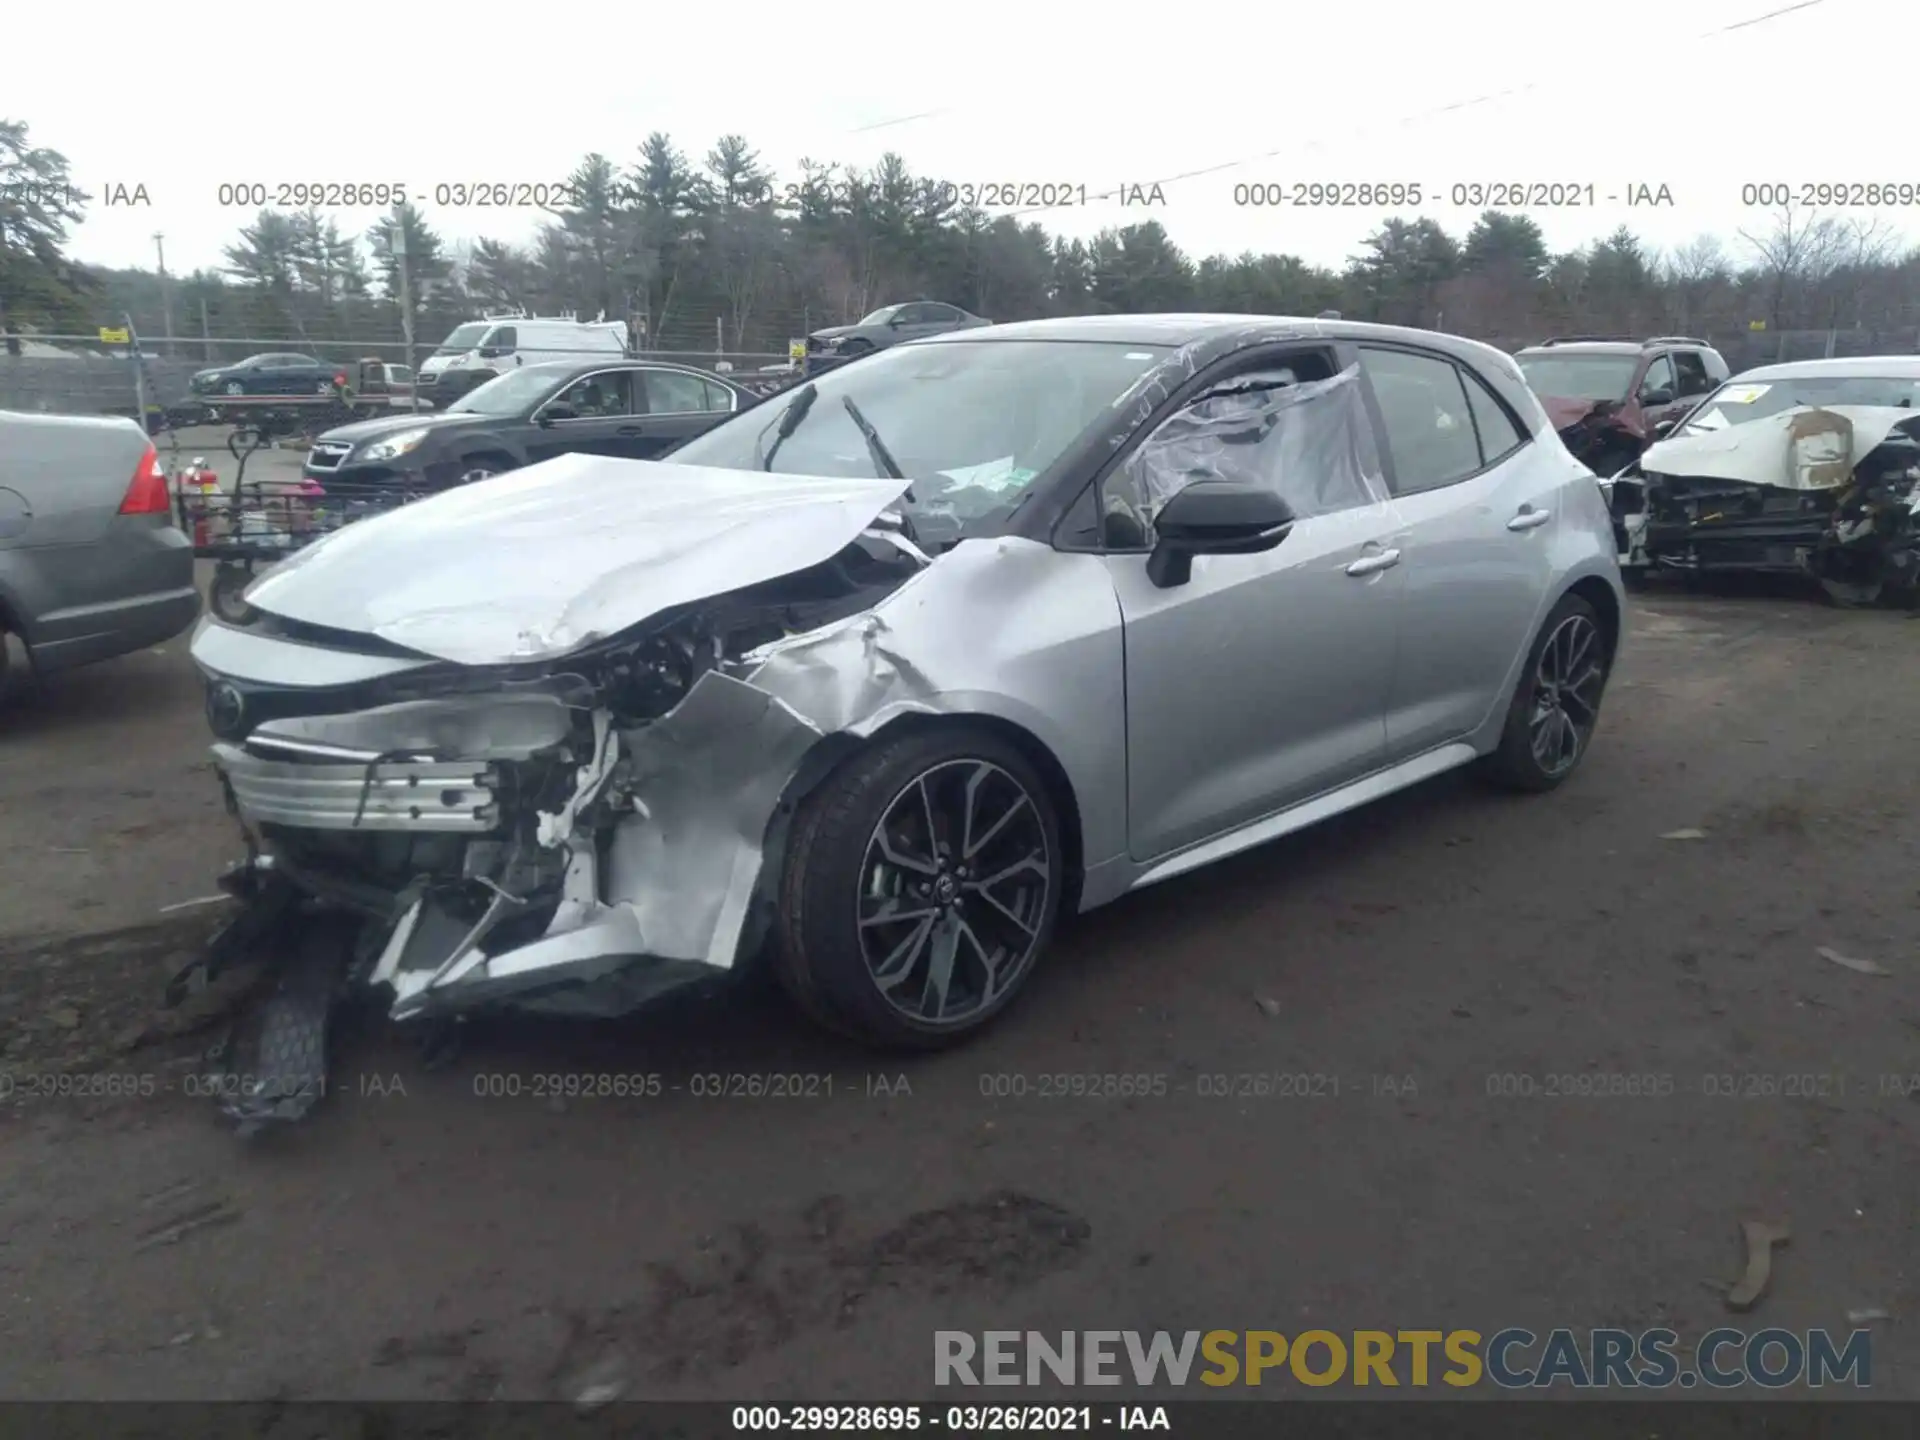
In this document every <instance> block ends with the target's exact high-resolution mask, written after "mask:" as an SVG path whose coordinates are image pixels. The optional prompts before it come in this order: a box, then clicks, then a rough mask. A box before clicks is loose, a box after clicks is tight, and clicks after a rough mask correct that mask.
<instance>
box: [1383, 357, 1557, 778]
mask: <svg viewBox="0 0 1920 1440" xmlns="http://www.w3.org/2000/svg"><path fill="white" fill-rule="evenodd" d="M1360 365H1361V369H1362V370H1363V371H1364V372H1365V373H1366V377H1367V383H1368V387H1369V389H1370V390H1371V391H1372V393H1373V397H1374V402H1375V404H1376V406H1377V407H1378V413H1379V417H1380V425H1381V429H1382V431H1383V432H1384V434H1385V436H1386V442H1387V459H1388V476H1389V482H1390V484H1391V487H1392V490H1393V510H1394V514H1395V516H1396V520H1395V524H1394V526H1393V527H1392V531H1391V534H1390V535H1389V536H1388V537H1387V543H1388V545H1389V546H1390V547H1391V548H1393V549H1394V550H1396V551H1398V552H1399V553H1400V554H1401V556H1402V563H1401V566H1400V568H1401V570H1402V572H1403V575H1404V579H1403V583H1404V585H1405V594H1406V603H1405V605H1404V606H1403V607H1402V610H1401V614H1402V617H1403V618H1402V621H1401V628H1400V639H1399V646H1398V658H1397V660H1396V662H1395V665H1394V674H1393V686H1392V691H1391V696H1390V699H1389V701H1388V704H1387V707H1386V724H1387V748H1388V753H1389V757H1390V759H1391V760H1393V761H1395V762H1398V761H1400V760H1404V759H1407V758H1409V757H1411V756H1414V755H1418V754H1420V753H1422V752H1424V751H1427V750H1431V749H1433V748H1434V747H1436V746H1439V745H1445V744H1448V743H1451V742H1455V741H1459V740H1461V739H1463V738H1464V737H1466V736H1468V735H1470V734H1472V733H1473V732H1474V731H1475V730H1477V729H1478V728H1479V727H1480V724H1481V722H1482V721H1484V720H1485V719H1486V718H1487V716H1488V714H1489V713H1490V712H1491V711H1492V710H1493V708H1494V707H1495V706H1498V705H1504V704H1505V703H1506V701H1507V695H1506V684H1507V676H1508V674H1509V673H1510V671H1511V669H1512V665H1513V660H1514V657H1515V656H1516V654H1517V653H1519V652H1520V651H1521V650H1522V649H1523V648H1524V647H1525V646H1526V645H1527V644H1528V643H1529V642H1530V640H1531V638H1532V631H1533V626H1534V624H1535V618H1536V617H1537V616H1538V615H1539V613H1540V609H1541V605H1542V602H1543V600H1544V597H1545V595H1546V591H1547V587H1548V586H1549V585H1550V584H1551V583H1552V580H1553V574H1554V570H1553V563H1552V556H1551V552H1550V545H1551V542H1552V537H1553V527H1554V522H1555V519H1556V514H1555V504H1556V501H1557V500H1558V498H1559V497H1558V487H1559V486H1560V485H1561V484H1563V483H1564V482H1565V480H1566V474H1567V472H1568V470H1569V469H1570V467H1571V466H1572V465H1573V463H1574V462H1573V461H1572V459H1571V458H1570V457H1567V456H1565V455H1564V454H1563V453H1560V452H1559V451H1558V450H1557V448H1556V449H1548V448H1546V447H1545V446H1543V445H1541V444H1540V443H1537V442H1535V441H1534V440H1532V439H1531V438H1530V437H1529V436H1528V435H1527V431H1526V428H1525V426H1524V425H1522V424H1521V422H1520V420H1519V419H1518V417H1516V416H1515V415H1513V414H1512V413H1511V412H1510V411H1509V410H1508V409H1507V407H1506V406H1505V405H1503V404H1502V403H1501V402H1500V401H1499V399H1498V398H1497V397H1496V396H1495V394H1494V392H1493V391H1492V389H1490V388H1489V387H1488V385H1487V384H1486V383H1485V382H1484V381H1482V380H1481V379H1480V378H1479V376H1477V375H1476V374H1474V372H1473V371H1472V369H1471V368H1470V367H1466V366H1461V365H1456V364H1455V363H1454V362H1453V361H1452V360H1451V359H1450V358H1448V357H1447V356H1445V355H1441V354H1438V353H1435V352H1431V351H1423V350H1420V349H1417V348H1413V347H1402V346H1375V345H1362V346H1361V347H1360Z"/></svg>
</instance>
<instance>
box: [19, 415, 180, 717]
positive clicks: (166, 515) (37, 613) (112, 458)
mask: <svg viewBox="0 0 1920 1440" xmlns="http://www.w3.org/2000/svg"><path fill="white" fill-rule="evenodd" d="M199 613H200V592H199V591H198V590H197V589H196V588H195V587H194V583H193V550H192V547H191V546H190V544H189V543H188V541H187V537H186V536H185V535H183V534H182V533H181V532H180V529H179V527H178V526H177V525H176V524H175V523H174V515H173V496H172V493H171V491H170V490H169V487H168V482H167V477H166V475H165V473H164V472H163V471H162V470H161V468H160V460H159V456H158V454H157V453H156V452H155V450H154V447H153V443H152V442H151V441H150V440H149V439H148V438H147V435H146V432H145V431H144V430H142V429H141V428H140V426H138V425H137V424H135V423H134V422H133V421H131V420H118V419H111V418H104V417H95V416H86V415H27V414H19V413H15V412H12V411H0V689H14V688H18V687H19V685H20V684H21V682H24V681H26V680H29V679H31V678H32V677H33V676H35V675H48V674H52V673H53V672H55V671H59V670H70V669H72V668H73V667H75V666H77V665H88V664H92V663H93V662H94V661H97V660H108V659H112V658H113V657H114V656H117V655H124V654H127V653H129V652H130V651H134V650H139V649H143V648H145V647H146V646H149V645H158V644H160V643H161V642H162V641H164V640H169V639H171V638H173V637H174V636H175V635H178V634H179V633H180V632H181V631H183V630H185V629H186V628H187V627H188V626H190V625H191V624H193V622H194V619H195V617H196V616H198V614H199Z"/></svg>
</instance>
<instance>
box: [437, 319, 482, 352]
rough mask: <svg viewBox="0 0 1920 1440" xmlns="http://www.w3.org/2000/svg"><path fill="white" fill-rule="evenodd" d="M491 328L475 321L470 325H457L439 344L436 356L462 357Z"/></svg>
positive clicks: (480, 321)
mask: <svg viewBox="0 0 1920 1440" xmlns="http://www.w3.org/2000/svg"><path fill="white" fill-rule="evenodd" d="M492 328H493V327H492V326H490V325H489V324H487V322H486V321H484V320H476V321H474V322H473V323H472V324H471V325H459V326H456V327H455V328H454V332H453V333H452V334H451V335H449V336H447V338H446V339H445V340H442V341H441V342H440V348H439V349H438V350H436V351H434V352H433V353H434V354H436V355H464V354H466V353H467V351H469V350H471V349H473V347H474V346H476V345H478V344H479V343H480V337H481V336H483V335H485V334H486V333H487V331H488V330H490V329H492Z"/></svg>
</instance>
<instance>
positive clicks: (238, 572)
mask: <svg viewBox="0 0 1920 1440" xmlns="http://www.w3.org/2000/svg"><path fill="white" fill-rule="evenodd" d="M252 583H253V576H252V575H251V574H250V573H249V572H248V571H246V570H243V569H241V568H240V567H239V566H237V565H222V566H221V567H220V568H219V569H218V570H216V571H214V573H213V584H212V586H211V587H210V588H209V590H208V592H207V606H208V608H209V609H211V610H212V611H213V613H214V614H215V615H217V616H219V617H220V618H221V619H222V620H225V621H226V622H227V623H228V624H229V625H243V624H245V623H246V620H247V616H248V614H249V613H251V607H250V606H249V605H248V604H247V602H246V601H245V600H243V599H241V598H240V597H241V596H242V595H244V594H245V593H246V590H247V586H248V585H250V584H252Z"/></svg>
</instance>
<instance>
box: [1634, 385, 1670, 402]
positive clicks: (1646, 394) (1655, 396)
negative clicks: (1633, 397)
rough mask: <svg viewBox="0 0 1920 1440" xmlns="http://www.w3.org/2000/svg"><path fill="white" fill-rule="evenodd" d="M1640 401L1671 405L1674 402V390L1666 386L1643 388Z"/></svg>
mask: <svg viewBox="0 0 1920 1440" xmlns="http://www.w3.org/2000/svg"><path fill="white" fill-rule="evenodd" d="M1640 403H1641V404H1642V405H1671V404H1672V403H1673V391H1671V390H1669V389H1667V388H1666V387H1665V386H1661V387H1659V388H1658V389H1654V390H1642V391H1641V392H1640Z"/></svg>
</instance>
